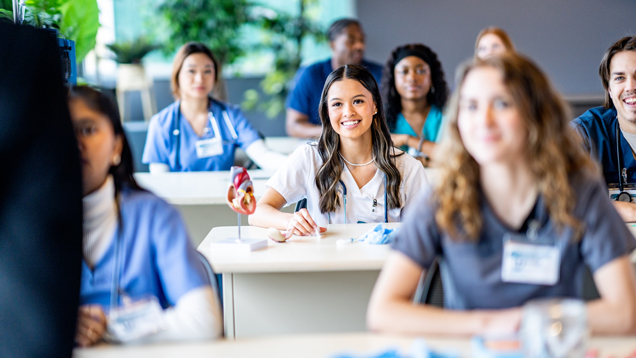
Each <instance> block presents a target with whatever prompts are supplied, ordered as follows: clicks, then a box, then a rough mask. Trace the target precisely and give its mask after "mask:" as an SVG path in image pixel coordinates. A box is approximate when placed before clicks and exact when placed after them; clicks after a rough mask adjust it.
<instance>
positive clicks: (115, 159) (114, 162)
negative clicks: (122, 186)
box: [113, 154, 121, 167]
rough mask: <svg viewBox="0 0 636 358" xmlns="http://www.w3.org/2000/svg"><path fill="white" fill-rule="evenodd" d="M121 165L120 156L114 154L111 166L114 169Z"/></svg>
mask: <svg viewBox="0 0 636 358" xmlns="http://www.w3.org/2000/svg"><path fill="white" fill-rule="evenodd" d="M119 163H121V156H120V155H119V154H115V156H114V157H113V166H114V167H116V166H118V165H119Z"/></svg>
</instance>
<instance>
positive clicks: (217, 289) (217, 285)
mask: <svg viewBox="0 0 636 358" xmlns="http://www.w3.org/2000/svg"><path fill="white" fill-rule="evenodd" d="M197 257H198V258H199V261H200V262H201V264H202V265H203V269H204V270H205V273H206V274H207V276H208V280H209V281H210V286H212V290H213V291H214V293H215V294H216V295H217V299H218V300H219V307H221V322H224V319H223V289H222V287H223V286H221V275H217V274H215V273H214V270H213V269H212V265H210V262H209V261H208V259H207V258H206V257H205V255H203V254H202V253H200V252H199V251H197ZM221 337H225V330H224V328H223V325H221Z"/></svg>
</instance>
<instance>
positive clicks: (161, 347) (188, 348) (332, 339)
mask: <svg viewBox="0 0 636 358" xmlns="http://www.w3.org/2000/svg"><path fill="white" fill-rule="evenodd" d="M414 338H415V337H414V336H398V335H385V334H375V333H344V334H322V335H318V334H316V335H284V336H270V337H262V338H246V339H237V340H236V341H231V340H219V341H215V342H205V343H204V342H201V343H179V344H156V345H144V346H115V345H101V346H98V347H94V348H76V349H75V350H74V352H73V357H74V358H105V357H117V358H128V357H130V358H133V357H134V358H145V357H152V358H169V357H170V358H173V357H190V358H197V357H215V358H226V357H227V358H229V357H231V358H235V357H276V358H297V357H303V358H328V357H332V356H334V355H336V354H342V353H347V354H352V355H355V356H356V357H358V356H364V357H366V356H369V355H371V354H376V355H377V354H379V353H381V352H384V351H386V350H388V349H398V350H399V351H400V353H402V354H408V353H410V346H411V344H412V343H413V339H414ZM425 340H426V343H427V345H428V346H429V347H430V348H431V349H434V350H445V349H446V350H452V351H455V352H458V353H460V356H461V357H470V342H469V340H468V339H462V338H434V337H430V338H426V339H425ZM588 346H589V348H591V349H597V350H598V351H599V357H600V358H606V357H608V356H610V355H613V356H615V357H616V358H621V357H624V356H627V355H628V354H629V353H631V352H632V351H634V350H635V349H636V338H634V337H629V338H624V337H594V338H592V339H591V341H590V343H589V345H588Z"/></svg>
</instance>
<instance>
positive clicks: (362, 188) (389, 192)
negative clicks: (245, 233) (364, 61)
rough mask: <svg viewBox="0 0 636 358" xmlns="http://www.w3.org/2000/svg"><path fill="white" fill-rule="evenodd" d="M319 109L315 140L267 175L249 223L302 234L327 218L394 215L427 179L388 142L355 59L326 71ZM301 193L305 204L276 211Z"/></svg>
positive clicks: (378, 105) (376, 99) (367, 79)
mask: <svg viewBox="0 0 636 358" xmlns="http://www.w3.org/2000/svg"><path fill="white" fill-rule="evenodd" d="M319 113H320V119H321V121H322V134H321V136H320V139H319V141H318V143H317V144H308V145H306V146H303V147H301V148H298V149H297V150H296V151H295V152H294V154H292V156H291V157H290V158H289V160H288V161H287V162H286V163H285V165H284V166H283V167H282V168H281V169H280V170H279V171H278V172H277V173H276V174H275V175H274V176H273V177H272V178H271V179H270V180H269V182H268V189H267V191H266V192H265V194H264V195H263V197H262V198H261V199H260V200H259V202H258V204H257V207H256V212H255V213H254V214H253V215H251V216H250V224H252V225H256V226H263V227H276V228H278V229H286V230H290V229H291V230H293V232H294V233H295V234H296V235H306V234H312V233H313V232H314V231H315V230H316V228H318V226H320V227H326V226H327V224H329V223H332V224H340V223H358V222H385V221H400V220H401V217H402V211H403V209H405V208H408V207H410V206H411V205H412V203H413V200H412V198H413V196H414V194H416V193H417V192H418V191H419V190H420V189H421V188H422V187H424V186H425V185H426V183H427V180H426V175H425V173H424V169H423V167H422V165H421V164H420V163H419V162H417V161H416V160H415V159H413V158H412V157H411V156H408V155H404V153H403V152H401V151H399V150H396V149H395V148H394V147H393V143H392V142H391V135H390V134H389V130H388V127H387V125H386V122H385V119H384V114H383V113H384V112H383V108H382V102H381V100H380V91H379V89H378V85H377V83H376V82H375V79H374V78H373V76H372V75H371V73H370V72H369V71H368V70H367V69H365V68H364V67H362V66H359V65H345V66H342V67H340V68H338V69H336V70H335V71H333V72H332V73H331V74H330V75H329V77H328V78H327V81H326V83H325V86H324V88H323V91H322V96H321V101H320V107H319ZM347 195H348V197H349V198H350V200H348V201H347V200H346V197H347ZM303 198H307V201H308V202H307V209H302V210H300V211H299V212H296V213H294V214H288V213H283V212H280V211H279V210H280V209H281V208H282V207H283V206H284V205H285V204H287V203H294V202H297V201H299V200H301V199H303Z"/></svg>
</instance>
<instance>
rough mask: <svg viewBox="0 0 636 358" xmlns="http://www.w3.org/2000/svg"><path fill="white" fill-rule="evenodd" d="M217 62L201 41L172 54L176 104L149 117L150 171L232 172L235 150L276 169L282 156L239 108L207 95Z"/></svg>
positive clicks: (145, 156)
mask: <svg viewBox="0 0 636 358" xmlns="http://www.w3.org/2000/svg"><path fill="white" fill-rule="evenodd" d="M220 75H221V73H220V72H219V63H218V62H217V60H216V58H215V57H214V55H213V54H212V51H210V49H209V48H207V47H206V46H205V45H203V44H201V43H199V42H188V43H187V44H185V45H183V46H182V47H181V49H179V52H177V55H176V56H175V58H174V61H173V64H172V76H171V78H170V87H171V88H172V95H173V97H174V98H175V100H176V101H175V102H174V103H173V104H171V105H169V106H168V107H166V108H165V109H163V110H162V111H161V112H159V113H158V114H156V115H155V116H153V117H152V119H151V120H150V124H149V126H148V136H147V139H146V146H145V148H144V153H143V156H142V161H143V162H144V163H147V164H149V166H150V172H151V173H161V172H168V171H171V172H189V171H213V170H230V168H231V167H232V165H233V164H234V152H235V151H236V148H239V147H240V148H242V149H243V150H244V151H245V153H246V154H247V156H248V157H250V159H252V160H253V161H254V162H255V163H256V164H257V165H258V166H259V167H261V168H263V169H271V170H275V169H278V167H279V165H280V163H282V162H284V161H285V159H286V158H287V157H286V156H284V155H282V154H280V153H276V152H274V151H271V150H270V149H269V148H267V146H265V142H264V141H263V139H262V138H261V137H260V135H259V133H258V132H257V131H256V129H254V127H252V124H250V122H249V121H248V120H247V118H245V116H244V115H243V113H242V112H241V110H240V108H239V107H238V106H235V105H231V104H229V103H224V102H221V101H219V100H217V99H214V98H212V97H211V93H212V89H213V88H214V85H215V84H216V81H217V80H218V79H219V76H220Z"/></svg>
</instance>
